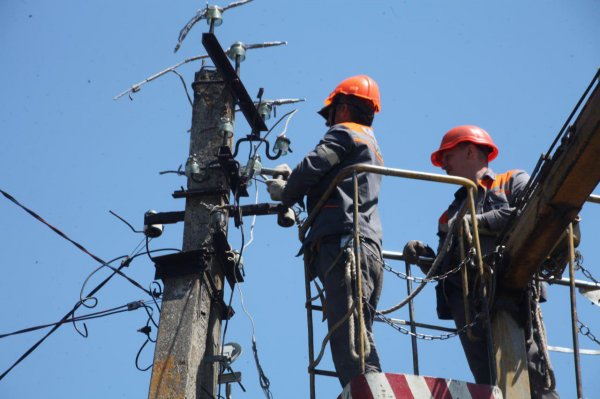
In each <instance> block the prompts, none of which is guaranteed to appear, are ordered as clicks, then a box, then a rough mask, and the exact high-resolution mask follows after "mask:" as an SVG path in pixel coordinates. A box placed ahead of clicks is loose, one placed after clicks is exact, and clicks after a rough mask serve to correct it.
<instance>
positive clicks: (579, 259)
mask: <svg viewBox="0 0 600 399" xmlns="http://www.w3.org/2000/svg"><path fill="white" fill-rule="evenodd" d="M575 270H581V272H582V273H583V275H584V276H585V277H587V278H588V279H589V280H592V281H593V282H594V283H596V284H600V281H598V280H596V279H595V278H594V276H592V273H590V271H589V270H588V269H586V268H585V267H583V255H581V252H579V251H577V252H575Z"/></svg>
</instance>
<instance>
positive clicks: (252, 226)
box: [240, 185, 258, 256]
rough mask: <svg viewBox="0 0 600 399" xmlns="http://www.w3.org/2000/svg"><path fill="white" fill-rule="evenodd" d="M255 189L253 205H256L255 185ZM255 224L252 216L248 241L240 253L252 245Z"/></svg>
mask: <svg viewBox="0 0 600 399" xmlns="http://www.w3.org/2000/svg"><path fill="white" fill-rule="evenodd" d="M255 188H256V194H255V196H254V204H255V205H256V204H258V186H257V185H255ZM255 224H256V215H254V217H253V218H252V224H251V225H250V240H249V241H248V243H247V244H246V245H244V246H243V248H242V251H245V250H246V248H248V247H249V246H250V244H252V242H253V241H254V225H255ZM240 252H241V251H240ZM240 256H241V255H240Z"/></svg>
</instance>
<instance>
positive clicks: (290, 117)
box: [277, 109, 298, 137]
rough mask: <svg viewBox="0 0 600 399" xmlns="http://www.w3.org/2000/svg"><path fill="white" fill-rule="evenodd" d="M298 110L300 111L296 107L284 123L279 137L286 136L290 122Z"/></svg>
mask: <svg viewBox="0 0 600 399" xmlns="http://www.w3.org/2000/svg"><path fill="white" fill-rule="evenodd" d="M296 112H298V110H297V109H295V110H294V111H293V112H292V113H291V114H290V115H289V116H288V118H287V120H286V121H285V125H284V127H283V132H281V133H279V134H278V135H277V137H281V136H285V133H286V132H287V128H288V124H289V123H290V120H291V119H292V117H293V116H294V115H296Z"/></svg>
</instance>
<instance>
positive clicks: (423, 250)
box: [402, 240, 435, 274]
mask: <svg viewBox="0 0 600 399" xmlns="http://www.w3.org/2000/svg"><path fill="white" fill-rule="evenodd" d="M402 255H404V259H405V260H406V261H407V262H408V263H410V264H413V265H417V266H419V268H420V269H421V271H422V272H423V273H425V274H427V272H428V271H429V269H430V268H431V265H420V264H419V257H426V258H435V252H434V251H433V249H431V247H430V246H429V245H427V244H425V243H424V242H423V241H417V240H411V241H409V242H407V243H406V245H405V246H404V250H403V251H402Z"/></svg>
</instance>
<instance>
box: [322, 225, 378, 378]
mask: <svg viewBox="0 0 600 399" xmlns="http://www.w3.org/2000/svg"><path fill="white" fill-rule="evenodd" d="M342 240H343V239H342V238H341V237H339V236H334V237H327V238H326V239H322V240H321V241H320V243H319V245H317V246H316V247H315V248H313V250H312V251H311V252H312V254H311V258H312V262H311V265H310V266H311V267H310V269H311V270H313V271H314V272H316V274H317V276H318V277H319V280H320V281H321V283H322V284H323V289H324V291H325V303H324V310H323V311H324V313H325V316H326V317H327V324H328V326H329V329H330V330H331V329H332V328H333V327H334V326H335V324H336V323H337V322H338V321H339V320H341V319H342V318H343V317H344V316H345V315H346V314H347V313H348V298H347V290H346V284H345V273H346V272H345V267H346V256H345V254H342V255H341V256H338V255H339V254H340V251H343V250H344V248H343V245H341V244H343V243H341V241H342ZM365 245H368V247H369V248H368V249H366V248H365ZM373 254H376V255H373ZM336 259H337V261H336ZM381 265H382V260H381V251H380V249H379V248H378V247H377V246H376V245H372V244H365V243H363V244H362V250H361V257H360V269H361V272H362V274H361V276H362V295H363V303H364V306H363V318H364V322H365V328H366V331H367V337H368V340H369V344H370V347H371V348H370V353H369V355H368V356H366V358H365V373H368V372H381V366H380V364H379V355H378V354H377V349H376V348H375V342H374V340H373V331H372V326H373V320H374V317H375V311H374V309H377V302H378V301H379V296H380V294H381V288H382V285H383V268H382V266H381ZM355 314H357V311H356V310H355ZM354 331H356V333H355V338H356V339H355V341H356V342H357V341H358V339H359V334H358V320H356V323H355V329H354ZM329 344H330V347H331V356H332V358H333V363H334V365H335V370H336V372H337V374H338V378H339V380H340V383H341V384H342V387H344V386H346V385H347V384H348V383H349V382H350V381H351V380H352V379H353V378H354V377H356V376H357V375H359V374H361V373H362V370H361V368H360V359H355V358H353V357H352V355H351V348H350V329H349V322H348V320H346V321H345V322H343V324H341V325H340V326H339V327H338V328H337V329H336V330H335V331H334V332H333V334H332V335H331V338H330V340H329ZM354 346H355V350H356V353H359V345H358V344H355V345H354Z"/></svg>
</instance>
